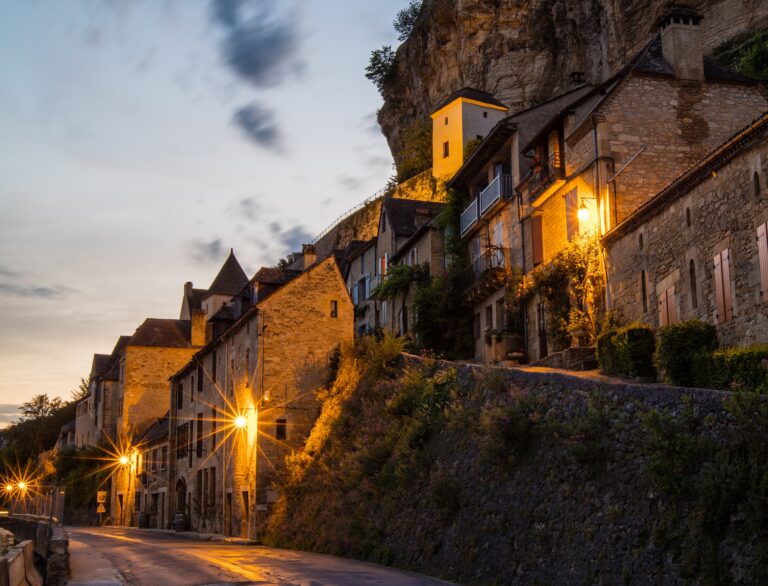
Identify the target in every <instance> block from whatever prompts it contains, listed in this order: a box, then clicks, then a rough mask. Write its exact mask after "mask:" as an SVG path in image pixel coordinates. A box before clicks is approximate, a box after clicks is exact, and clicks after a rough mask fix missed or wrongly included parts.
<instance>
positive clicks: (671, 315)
mask: <svg viewBox="0 0 768 586" xmlns="http://www.w3.org/2000/svg"><path fill="white" fill-rule="evenodd" d="M666 296H667V323H668V324H670V325H671V324H676V323H677V305H676V304H675V286H674V285H672V286H671V287H670V288H669V289H667V291H666Z"/></svg>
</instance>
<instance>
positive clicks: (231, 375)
mask: <svg viewBox="0 0 768 586" xmlns="http://www.w3.org/2000/svg"><path fill="white" fill-rule="evenodd" d="M228 378H229V392H230V393H232V394H233V395H234V394H235V359H234V358H230V359H229V377H228Z"/></svg>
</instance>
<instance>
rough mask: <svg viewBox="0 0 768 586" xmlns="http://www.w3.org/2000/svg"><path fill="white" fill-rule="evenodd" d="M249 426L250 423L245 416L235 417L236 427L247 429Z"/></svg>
mask: <svg viewBox="0 0 768 586" xmlns="http://www.w3.org/2000/svg"><path fill="white" fill-rule="evenodd" d="M247 425H248V422H247V421H246V419H245V415H238V416H237V417H235V427H236V428H238V429H245V427H246V426H247Z"/></svg>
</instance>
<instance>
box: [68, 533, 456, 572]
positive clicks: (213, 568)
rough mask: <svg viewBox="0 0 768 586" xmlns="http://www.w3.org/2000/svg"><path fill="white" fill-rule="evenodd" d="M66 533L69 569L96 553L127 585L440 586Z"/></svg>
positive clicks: (133, 537) (175, 542) (220, 545)
mask: <svg viewBox="0 0 768 586" xmlns="http://www.w3.org/2000/svg"><path fill="white" fill-rule="evenodd" d="M67 532H68V533H69V539H70V549H71V550H72V552H73V564H74V563H75V562H76V559H75V557H74V556H75V555H76V554H75V553H74V552H78V553H77V555H78V556H82V555H83V553H84V552H88V553H90V554H91V555H98V554H101V555H100V556H99V557H101V556H103V558H106V560H108V561H109V562H111V564H112V565H113V566H114V568H115V569H116V570H118V571H119V572H120V574H121V575H122V578H123V579H124V581H125V582H126V583H127V584H146V585H148V586H176V585H185V586H187V585H195V584H217V585H223V584H279V585H293V584H295V585H296V586H321V585H331V584H333V585H336V584H341V585H355V586H357V585H361V586H365V585H369V584H370V585H372V584H386V585H387V586H390V585H391V586H417V585H424V586H428V585H437V584H443V585H444V584H446V583H445V582H441V581H440V580H436V579H432V578H428V577H426V576H420V575H418V574H411V573H408V572H402V571H399V570H394V569H391V568H387V567H383V566H377V565H375V564H369V563H366V562H359V561H355V560H348V559H343V558H335V557H331V556H326V555H320V554H313V553H306V552H301V551H290V550H283V549H274V548H271V547H264V546H253V545H236V544H231V543H226V542H221V541H197V540H192V539H186V538H183V537H178V536H176V535H173V534H166V533H158V532H151V531H142V530H140V529H130V528H118V527H99V528H92V527H67ZM95 552H98V553H95ZM86 573H87V572H86ZM73 578H74V576H73ZM97 581H98V580H94V582H97ZM83 583H85V582H83Z"/></svg>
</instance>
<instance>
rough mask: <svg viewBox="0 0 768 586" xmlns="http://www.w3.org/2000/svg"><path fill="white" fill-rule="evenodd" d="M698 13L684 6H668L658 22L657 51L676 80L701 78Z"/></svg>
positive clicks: (701, 62) (701, 61)
mask: <svg viewBox="0 0 768 586" xmlns="http://www.w3.org/2000/svg"><path fill="white" fill-rule="evenodd" d="M701 18H702V17H701V15H700V14H699V13H697V12H696V11H695V10H692V9H691V8H688V7H685V6H672V7H671V8H670V9H669V10H668V11H667V12H666V14H665V15H664V16H663V17H662V19H661V21H660V25H661V52H662V54H663V56H664V59H665V60H666V61H667V62H668V63H669V64H670V65H671V66H672V68H673V69H674V70H675V76H676V77H677V78H678V79H688V80H696V81H704V53H703V50H702V48H701V27H700V26H699V23H700V22H701Z"/></svg>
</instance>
